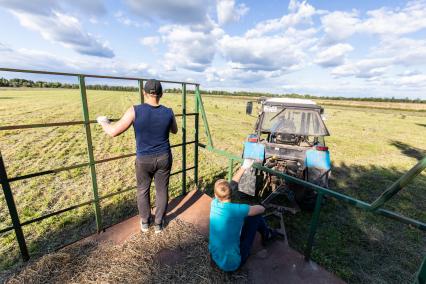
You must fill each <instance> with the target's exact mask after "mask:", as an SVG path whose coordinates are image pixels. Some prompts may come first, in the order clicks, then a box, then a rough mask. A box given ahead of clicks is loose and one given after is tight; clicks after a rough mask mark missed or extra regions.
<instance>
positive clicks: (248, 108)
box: [246, 102, 253, 114]
mask: <svg viewBox="0 0 426 284" xmlns="http://www.w3.org/2000/svg"><path fill="white" fill-rule="evenodd" d="M252 112H253V102H247V106H246V114H251V113H252Z"/></svg>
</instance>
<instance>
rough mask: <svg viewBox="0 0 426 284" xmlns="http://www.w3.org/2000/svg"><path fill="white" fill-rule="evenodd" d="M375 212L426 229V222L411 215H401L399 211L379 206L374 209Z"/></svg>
mask: <svg viewBox="0 0 426 284" xmlns="http://www.w3.org/2000/svg"><path fill="white" fill-rule="evenodd" d="M372 212H374V213H378V214H380V215H382V216H384V217H387V218H390V219H393V220H396V221H399V222H402V223H405V224H407V225H411V226H413V227H415V228H417V229H420V230H422V231H426V223H423V222H421V221H418V220H415V219H413V218H410V217H405V216H403V215H400V214H398V213H395V212H392V211H389V210H386V209H383V208H379V209H377V210H376V211H372Z"/></svg>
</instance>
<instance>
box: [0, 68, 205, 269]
mask: <svg viewBox="0 0 426 284" xmlns="http://www.w3.org/2000/svg"><path fill="white" fill-rule="evenodd" d="M0 71H6V72H21V73H31V74H45V75H57V76H71V77H75V78H77V79H78V83H79V89H80V96H81V104H82V110H83V120H82V121H67V122H54V123H42V124H40V123H39V124H26V125H10V126H0V131H6V130H19V129H30V128H40V127H57V126H71V125H84V129H85V133H86V142H87V154H88V162H86V163H82V164H77V165H72V166H66V167H62V168H57V169H50V170H45V171H41V172H34V173H30V174H25V175H21V176H15V177H10V178H9V177H8V175H7V171H6V166H5V163H4V160H3V157H2V154H1V150H0V183H1V185H2V188H3V193H4V196H5V199H6V204H7V207H8V210H9V215H10V217H11V220H12V226H9V227H6V228H0V234H3V233H5V232H8V231H11V230H14V231H15V235H16V240H17V242H18V245H19V249H20V252H21V256H22V259H23V260H24V261H27V260H29V258H30V255H29V252H28V248H27V244H26V241H25V236H24V233H23V231H22V227H23V226H26V225H29V224H32V223H34V222H39V221H42V220H44V219H46V218H50V217H52V216H56V215H59V214H62V213H65V212H68V211H70V210H73V209H76V208H79V207H82V206H87V205H90V204H93V207H94V212H95V220H96V230H97V232H98V233H99V232H102V231H103V230H104V229H105V227H104V225H103V222H102V212H101V207H100V201H101V200H103V199H107V198H110V197H113V196H115V195H117V194H122V193H125V192H128V191H130V190H134V189H135V188H136V186H133V187H130V188H126V189H124V190H121V191H117V192H113V193H110V194H107V195H104V196H99V192H98V182H97V176H96V165H97V164H101V163H106V162H110V161H114V160H119V159H123V158H129V157H132V156H135V155H136V153H132V154H125V155H120V156H117V157H111V158H107V159H102V160H96V159H95V156H94V154H93V145H92V133H91V129H90V125H91V124H93V123H96V120H90V117H89V107H88V103H87V94H86V83H85V78H103V79H117V80H129V81H137V82H138V88H139V95H140V98H141V102H142V103H143V82H144V81H146V80H147V79H144V78H131V77H118V76H101V75H89V74H74V73H63V72H50V71H36V70H22V69H11V68H0ZM160 82H162V83H172V84H179V85H181V88H182V113H180V114H176V115H175V116H176V117H182V127H181V131H182V143H180V144H175V145H171V148H175V147H181V148H182V168H181V170H179V171H176V172H173V173H171V176H172V175H177V174H181V175H182V194H186V188H187V178H186V172H187V171H190V170H194V182H195V186H198V183H197V180H198V128H199V120H198V108H199V107H198V105H199V103H198V101H197V97H199V93H200V91H199V84H198V83H190V82H180V81H167V80H160ZM187 85H193V86H195V94H196V95H195V97H196V99H195V105H194V112H191V113H188V112H187V109H186V101H187V91H186V87H187ZM197 94H198V95H197ZM187 116H194V117H195V123H194V128H195V133H194V140H191V141H188V142H187V135H186V127H187V124H186V118H187ZM117 120H118V119H111V121H117ZM190 144H194V145H195V147H194V148H195V150H194V165H193V166H191V167H187V159H186V146H187V145H190ZM82 167H89V168H90V176H91V181H92V193H93V198H92V199H91V200H88V201H85V202H82V203H80V204H76V205H73V206H70V207H68V208H64V209H61V210H58V211H56V212H52V213H49V214H46V215H43V216H40V217H38V218H34V219H30V220H25V221H23V222H21V220H20V218H19V214H18V211H17V209H16V204H15V201H14V198H13V193H12V190H11V183H13V182H15V181H19V180H24V179H30V178H34V177H38V176H43V175H48V174H56V173H59V172H62V171H68V170H72V169H76V168H82ZM197 188H198V187H197Z"/></svg>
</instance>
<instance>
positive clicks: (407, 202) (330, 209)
mask: <svg viewBox="0 0 426 284" xmlns="http://www.w3.org/2000/svg"><path fill="white" fill-rule="evenodd" d="M88 98H89V109H90V116H91V118H92V119H93V118H95V117H96V116H97V115H101V114H103V115H108V116H110V117H114V118H118V117H119V116H120V115H121V114H122V113H123V112H124V111H125V110H126V109H127V108H128V107H129V106H130V105H132V104H136V103H137V102H138V99H139V97H138V95H137V94H136V93H128V92H107V91H88ZM246 100H247V99H245V98H232V97H229V98H226V97H211V96H207V97H204V99H203V101H204V105H205V108H206V112H207V116H208V120H209V125H210V129H211V133H212V136H213V141H214V145H215V147H217V148H220V149H223V150H227V151H230V152H232V153H235V154H240V153H241V150H242V142H243V140H244V139H245V137H246V136H247V134H248V133H251V132H252V131H253V125H254V121H255V118H253V117H250V116H246V115H245V103H246ZM162 103H163V104H165V105H167V106H172V107H173V109H174V111H175V113H180V112H181V110H180V109H181V96H180V95H166V96H165V97H164V98H163V100H162ZM193 105H194V102H193V98H192V97H191V96H189V97H188V102H187V109H188V112H192V108H193ZM326 116H327V121H326V124H327V127H328V128H329V131H330V133H331V136H330V137H329V138H328V139H327V144H328V146H329V147H330V152H331V157H332V161H333V172H332V180H331V188H332V189H334V190H337V191H339V192H343V193H345V194H348V195H351V196H354V197H356V198H360V199H362V200H365V201H372V200H374V199H375V198H376V197H377V196H378V195H379V194H380V193H381V192H382V191H383V190H384V189H385V188H386V187H387V186H388V185H390V184H391V183H392V182H393V181H395V180H396V179H397V178H398V177H399V176H400V175H402V174H403V173H404V172H405V171H407V170H408V169H409V168H410V167H412V166H413V165H414V164H415V163H416V162H417V159H418V158H419V157H422V156H423V155H424V154H425V151H424V150H425V149H426V139H424V137H426V127H425V125H426V124H425V123H426V113H424V112H418V111H417V112H416V111H410V110H407V111H395V110H388V109H372V108H359V107H346V106H327V107H326ZM69 120H82V110H81V102H80V98H79V93H78V90H60V89H50V90H46V89H43V90H37V89H17V90H10V89H9V90H0V121H1V125H2V126H3V125H13V124H30V123H46V122H59V121H69ZM178 120H180V119H178ZM193 125H194V118H193V117H188V120H187V126H188V127H187V135H188V138H187V140H188V141H191V140H192V137H193V133H194V131H193V127H192V126H193ZM91 129H92V134H93V144H94V152H95V157H96V159H104V158H108V157H114V156H118V155H121V154H127V153H132V152H134V147H135V146H134V138H133V133H132V130H130V131H128V132H127V133H125V134H123V135H122V136H120V137H118V138H114V139H112V138H108V137H107V136H106V135H105V134H103V133H102V131H101V129H100V128H99V127H98V126H97V125H92V128H91ZM180 134H181V133H179V134H178V135H176V136H173V137H172V144H176V143H180V141H181V135H180ZM200 135H201V137H200V138H201V140H203V141H205V135H204V132H203V128H202V129H200ZM0 150H1V151H2V154H3V157H4V159H5V161H6V165H7V171H8V175H9V177H13V176H17V175H22V174H27V173H32V172H36V171H41V170H47V169H52V168H58V167H62V166H65V165H73V164H77V163H84V162H87V159H88V158H87V153H86V141H85V133H84V128H83V126H69V127H50V128H38V129H28V130H19V131H2V132H0ZM187 153H188V154H187V161H188V165H189V166H192V164H193V162H192V161H193V145H191V146H188V149H187ZM173 154H174V167H173V170H174V171H175V170H179V169H180V168H181V150H180V149H177V148H175V149H174V150H173ZM226 167H227V160H226V159H224V158H223V157H220V156H218V155H215V154H211V153H208V152H206V151H205V150H202V149H200V172H199V176H200V179H201V184H202V186H203V188H209V187H211V184H212V182H213V181H214V180H215V179H216V178H217V177H218V176H223V175H224V174H225V170H226ZM96 169H97V175H98V184H99V191H100V195H105V194H108V193H111V192H116V191H117V190H120V189H125V188H128V187H130V186H133V185H134V184H135V177H134V158H127V159H123V160H118V161H113V162H110V163H103V164H99V165H97V166H96ZM192 178H193V175H192V171H191V172H190V173H189V180H190V182H191V181H192ZM171 182H172V184H171V192H170V194H171V196H176V195H178V194H180V190H181V186H180V176H174V177H173V178H172V181H171ZM189 186H190V185H189ZM425 188H426V174H425V173H423V174H422V175H420V176H419V177H417V178H416V180H415V181H414V182H413V183H412V184H410V185H409V186H408V187H407V188H405V189H404V190H403V191H402V192H400V193H399V194H398V195H397V196H396V197H395V198H394V199H393V200H392V201H391V202H390V203H389V204H388V205H386V208H389V209H392V210H395V211H397V212H400V213H401V214H404V215H406V216H409V217H412V218H416V219H419V220H423V221H424V220H426V202H425V201H426V194H425ZM12 190H13V194H14V197H15V201H16V204H17V207H18V212H19V214H20V218H21V221H26V220H29V219H31V218H35V217H38V216H41V215H44V214H48V213H50V212H54V211H56V210H59V209H61V208H65V207H68V206H71V205H73V204H76V203H80V202H83V201H86V200H90V199H91V198H92V195H91V181H90V173H89V169H88V168H80V169H75V170H71V171H65V172H61V173H58V174H56V175H46V176H42V177H38V178H34V179H27V180H24V181H21V182H14V183H12ZM101 207H102V213H103V218H104V222H105V224H106V225H110V224H113V223H115V222H118V221H120V220H123V219H125V218H126V217H128V216H131V215H134V214H136V213H137V209H136V201H135V195H134V191H130V192H128V193H125V194H123V195H116V196H114V197H113V198H111V199H107V200H104V201H102V202H101ZM309 220H310V214H308V213H301V214H298V215H296V216H290V215H287V216H286V226H287V230H288V234H289V239H290V244H291V246H293V247H294V248H296V249H298V250H299V251H303V246H304V244H305V242H306V238H307V232H308V226H309ZM320 221H321V222H320V226H319V229H318V233H317V236H316V243H315V247H314V251H313V259H314V260H315V261H316V262H318V263H320V264H321V265H323V266H325V267H326V268H327V269H328V270H330V271H332V272H333V273H335V274H337V275H338V276H340V277H341V278H343V279H344V280H346V281H349V282H353V283H410V282H411V281H412V276H413V275H414V273H415V271H416V270H417V269H418V266H419V265H420V262H421V258H422V256H424V255H425V254H426V235H425V233H422V232H420V231H418V230H416V229H413V228H410V227H408V226H405V225H402V224H400V223H397V222H394V221H391V220H388V219H385V218H384V217H380V216H376V215H373V214H370V213H367V212H364V211H361V210H359V209H355V208H353V207H351V206H347V205H345V204H343V203H340V202H338V201H335V200H332V199H328V200H327V202H326V204H325V206H324V207H323V210H322V211H321V218H320ZM0 224H1V225H0V229H1V228H4V227H6V226H9V225H10V224H11V222H10V219H9V216H8V212H7V209H6V207H5V202H4V197H3V196H0ZM93 232H95V224H94V214H93V208H92V206H86V207H82V208H79V209H76V210H73V211H70V212H68V213H65V214H62V215H60V216H56V217H54V218H49V219H46V220H44V221H42V222H39V223H34V224H31V225H28V226H25V227H24V233H25V237H26V239H27V242H28V246H29V248H30V250H31V253H33V254H36V255H37V254H41V253H44V252H46V251H49V250H52V249H54V248H56V247H58V246H60V245H63V244H64V243H66V242H70V241H73V240H76V239H78V238H80V237H82V236H84V235H87V234H90V233H93ZM0 256H1V257H0V266H1V267H3V268H7V267H10V266H11V265H12V264H13V263H15V262H16V260H17V259H18V257H19V251H18V247H17V245H16V243H15V239H14V234H13V233H7V234H3V236H0Z"/></svg>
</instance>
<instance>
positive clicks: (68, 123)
mask: <svg viewBox="0 0 426 284" xmlns="http://www.w3.org/2000/svg"><path fill="white" fill-rule="evenodd" d="M186 115H194V116H195V115H197V113H187V114H186ZM175 116H177V117H179V116H182V114H175ZM117 120H118V119H115V118H112V119H110V120H109V121H117ZM89 122H90V123H97V121H96V120H90V121H89ZM72 125H84V121H66V122H52V123H36V124H21V125H8V126H0V131H5V130H17V129H31V128H42V127H55V126H72Z"/></svg>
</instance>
